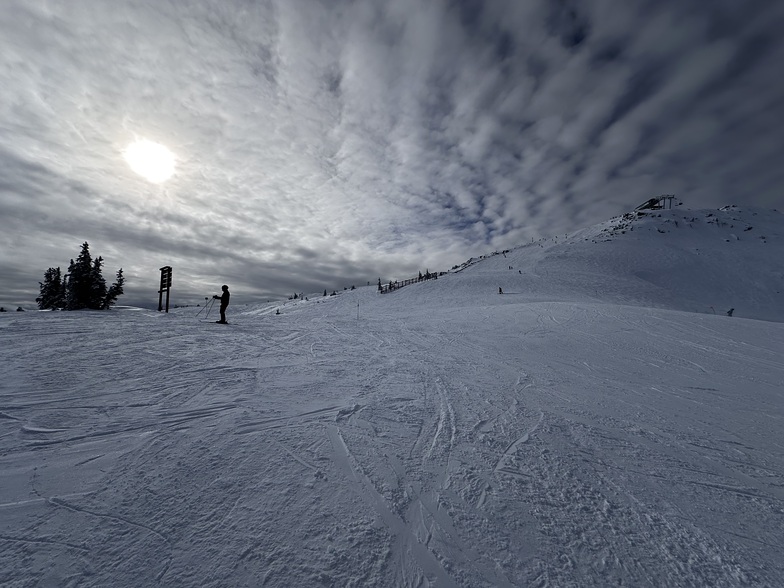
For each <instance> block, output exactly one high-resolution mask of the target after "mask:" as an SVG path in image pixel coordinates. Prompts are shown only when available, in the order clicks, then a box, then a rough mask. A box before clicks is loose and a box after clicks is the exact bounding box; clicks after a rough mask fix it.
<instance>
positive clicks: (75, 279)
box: [66, 241, 93, 310]
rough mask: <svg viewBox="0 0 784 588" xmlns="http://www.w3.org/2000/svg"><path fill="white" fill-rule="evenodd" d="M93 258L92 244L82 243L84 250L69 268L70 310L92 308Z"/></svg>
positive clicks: (68, 302) (68, 301)
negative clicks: (91, 253)
mask: <svg viewBox="0 0 784 588" xmlns="http://www.w3.org/2000/svg"><path fill="white" fill-rule="evenodd" d="M92 271H93V267H92V258H91V256H90V245H89V244H88V243H87V241H85V242H84V243H82V251H81V252H80V253H79V257H77V258H76V262H75V263H72V265H71V267H69V268H68V299H67V306H66V307H67V308H68V310H80V309H82V308H90V302H91V298H92Z"/></svg>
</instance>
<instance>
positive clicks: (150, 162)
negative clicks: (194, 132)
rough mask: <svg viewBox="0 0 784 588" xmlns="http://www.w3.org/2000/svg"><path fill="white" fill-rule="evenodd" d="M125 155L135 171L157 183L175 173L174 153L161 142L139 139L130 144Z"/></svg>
mask: <svg viewBox="0 0 784 588" xmlns="http://www.w3.org/2000/svg"><path fill="white" fill-rule="evenodd" d="M123 156H124V157H125V161H127V162H128V165H130V166H131V169H132V170H133V171H135V172H136V173H137V174H139V175H140V176H142V177H144V178H146V179H147V180H149V181H150V182H153V183H155V184H160V183H161V182H165V181H166V180H168V179H169V178H170V177H171V175H172V174H173V173H174V154H173V153H172V152H171V151H169V150H168V149H167V148H166V147H164V146H163V145H161V144H160V143H155V142H154V141H149V140H147V139H139V140H138V141H135V142H133V143H131V144H130V145H128V147H127V148H126V150H125V151H124V152H123Z"/></svg>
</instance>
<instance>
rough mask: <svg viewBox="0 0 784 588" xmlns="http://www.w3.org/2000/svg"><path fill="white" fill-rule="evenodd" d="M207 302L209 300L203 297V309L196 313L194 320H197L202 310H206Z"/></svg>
mask: <svg viewBox="0 0 784 588" xmlns="http://www.w3.org/2000/svg"><path fill="white" fill-rule="evenodd" d="M208 300H209V298H207V297H206V296H205V297H204V307H203V308H202V309H201V310H199V312H197V313H196V318H199V315H200V314H201V313H202V310H204V309H205V308H207V301H208Z"/></svg>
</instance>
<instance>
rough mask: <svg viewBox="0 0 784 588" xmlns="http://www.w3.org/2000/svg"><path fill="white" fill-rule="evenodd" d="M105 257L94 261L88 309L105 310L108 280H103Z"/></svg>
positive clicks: (99, 257)
mask: <svg viewBox="0 0 784 588" xmlns="http://www.w3.org/2000/svg"><path fill="white" fill-rule="evenodd" d="M102 269H103V257H101V256H100V255H99V256H98V257H97V258H95V259H94V260H93V267H92V268H91V270H90V301H89V303H88V304H87V308H91V309H93V310H100V309H102V308H105V306H104V304H105V302H106V280H104V279H103V274H102Z"/></svg>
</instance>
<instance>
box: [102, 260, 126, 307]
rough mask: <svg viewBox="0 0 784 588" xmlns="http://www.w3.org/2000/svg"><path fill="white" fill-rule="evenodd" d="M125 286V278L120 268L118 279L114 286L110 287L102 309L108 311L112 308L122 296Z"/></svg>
mask: <svg viewBox="0 0 784 588" xmlns="http://www.w3.org/2000/svg"><path fill="white" fill-rule="evenodd" d="M123 284H125V278H124V277H123V271H122V268H120V269H118V270H117V278H116V279H115V281H114V284H112V285H111V286H109V290H108V291H107V292H106V296H105V298H104V301H103V304H102V306H101V308H104V309H107V308H111V307H112V304H114V303H115V302H116V301H117V298H119V297H120V296H122V293H123Z"/></svg>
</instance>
